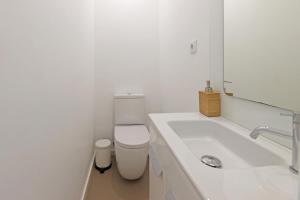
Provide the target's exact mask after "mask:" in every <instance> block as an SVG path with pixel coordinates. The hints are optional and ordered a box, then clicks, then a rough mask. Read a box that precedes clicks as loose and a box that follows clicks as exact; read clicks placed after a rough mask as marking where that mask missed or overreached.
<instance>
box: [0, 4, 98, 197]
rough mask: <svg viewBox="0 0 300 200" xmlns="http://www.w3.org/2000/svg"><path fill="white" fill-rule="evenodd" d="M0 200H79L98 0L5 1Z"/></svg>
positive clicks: (0, 18) (0, 55)
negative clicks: (94, 0) (94, 5)
mask: <svg viewBox="0 0 300 200" xmlns="http://www.w3.org/2000/svg"><path fill="white" fill-rule="evenodd" d="M0 24H1V26H0V169H1V170H0V195H1V197H0V199H5V200H18V199H22V200H54V199H55V200H79V199H80V196H81V193H82V189H83V184H84V182H85V178H86V176H87V168H88V165H89V161H90V159H91V156H92V141H93V79H94V78H93V2H92V0H75V1H74V0H51V1H41V0H27V1H22V0H12V1H0Z"/></svg>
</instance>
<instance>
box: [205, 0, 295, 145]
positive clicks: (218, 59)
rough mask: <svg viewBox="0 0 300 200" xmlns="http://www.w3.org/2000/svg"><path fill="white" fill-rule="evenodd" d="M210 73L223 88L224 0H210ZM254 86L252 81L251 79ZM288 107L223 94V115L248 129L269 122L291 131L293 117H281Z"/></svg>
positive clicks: (278, 140) (213, 79)
mask: <svg viewBox="0 0 300 200" xmlns="http://www.w3.org/2000/svg"><path fill="white" fill-rule="evenodd" d="M210 10H211V12H210V13H211V17H210V20H211V22H210V24H211V26H210V33H211V35H210V77H211V80H212V82H213V85H214V86H215V88H217V89H219V90H222V88H223V0H212V1H210ZM249 87H251V82H250V83H249ZM280 113H287V111H285V110H283V109H279V108H275V107H272V106H267V105H263V104H259V103H255V102H250V101H247V100H242V99H238V98H233V97H228V96H225V95H223V96H222V116H223V117H225V118H227V119H229V120H232V121H234V122H235V123H237V124H240V125H241V126H244V127H246V128H248V129H253V128H255V127H256V126H258V125H268V126H271V127H274V128H277V129H282V130H287V131H290V132H291V131H292V130H291V129H292V119H291V117H282V116H280ZM267 137H269V138H270V139H272V140H274V141H276V142H279V143H281V144H283V145H286V146H290V145H291V144H290V142H291V141H290V140H286V139H284V138H282V137H275V136H269V135H267Z"/></svg>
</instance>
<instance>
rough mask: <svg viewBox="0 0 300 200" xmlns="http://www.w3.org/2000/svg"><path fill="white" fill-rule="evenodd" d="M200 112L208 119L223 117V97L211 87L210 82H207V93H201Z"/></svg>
mask: <svg viewBox="0 0 300 200" xmlns="http://www.w3.org/2000/svg"><path fill="white" fill-rule="evenodd" d="M199 111H200V113H202V114H203V115H205V116H207V117H218V116H220V115H221V96H220V93H219V92H217V91H214V90H213V88H212V87H211V86H210V80H208V81H206V88H205V91H199Z"/></svg>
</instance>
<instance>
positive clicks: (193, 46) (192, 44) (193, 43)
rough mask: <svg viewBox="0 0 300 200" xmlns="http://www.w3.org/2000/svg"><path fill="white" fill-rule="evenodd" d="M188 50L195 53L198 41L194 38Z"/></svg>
mask: <svg viewBox="0 0 300 200" xmlns="http://www.w3.org/2000/svg"><path fill="white" fill-rule="evenodd" d="M190 50H191V54H195V53H197V50H198V41H197V40H194V41H192V42H191V44H190Z"/></svg>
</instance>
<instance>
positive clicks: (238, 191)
mask: <svg viewBox="0 0 300 200" xmlns="http://www.w3.org/2000/svg"><path fill="white" fill-rule="evenodd" d="M149 117H150V119H151V121H152V122H153V125H154V126H155V127H156V129H157V131H158V132H159V134H160V135H161V136H162V138H163V139H164V140H165V142H166V143H167V145H168V147H169V148H170V150H171V151H172V153H173V154H174V157H175V158H176V160H177V161H178V163H179V164H180V166H181V167H182V169H183V170H184V172H185V174H186V175H187V176H188V178H189V179H190V181H191V182H192V184H193V185H194V187H195V188H196V189H197V190H198V192H199V193H200V194H201V196H203V197H204V198H205V199H207V200H268V199H270V200H296V199H297V189H298V180H297V179H298V176H297V175H294V174H292V173H291V172H290V171H289V169H288V165H289V163H290V159H291V151H290V150H289V149H287V148H285V147H283V146H281V145H279V144H277V143H274V142H272V141H270V140H268V139H266V138H264V137H260V138H259V139H257V141H256V142H257V144H258V145H260V146H263V147H264V148H266V149H268V150H269V151H271V152H273V153H274V154H276V155H278V156H280V157H281V158H282V159H283V160H284V161H285V163H284V164H283V165H273V166H263V167H253V168H247V169H222V170H215V169H213V168H209V167H206V166H204V165H203V164H202V163H201V162H199V159H197V158H196V156H195V155H194V154H193V153H192V152H191V151H190V150H189V148H188V147H187V146H186V145H185V144H184V143H183V142H182V140H181V138H180V137H178V135H177V134H176V133H175V132H174V130H173V129H172V128H171V127H170V126H169V125H168V122H170V121H186V120H213V121H215V122H218V123H219V124H221V125H222V126H224V127H226V128H228V129H231V130H233V131H235V132H237V133H239V134H241V135H242V136H243V137H247V138H250V137H249V133H250V131H249V130H247V129H245V128H242V127H240V126H238V125H236V124H234V123H232V122H230V121H228V120H226V119H224V118H222V117H218V118H207V117H205V116H203V115H201V114H200V113H159V114H150V115H149Z"/></svg>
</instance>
